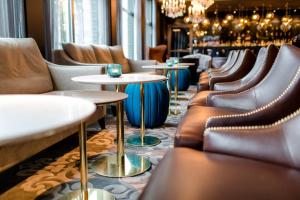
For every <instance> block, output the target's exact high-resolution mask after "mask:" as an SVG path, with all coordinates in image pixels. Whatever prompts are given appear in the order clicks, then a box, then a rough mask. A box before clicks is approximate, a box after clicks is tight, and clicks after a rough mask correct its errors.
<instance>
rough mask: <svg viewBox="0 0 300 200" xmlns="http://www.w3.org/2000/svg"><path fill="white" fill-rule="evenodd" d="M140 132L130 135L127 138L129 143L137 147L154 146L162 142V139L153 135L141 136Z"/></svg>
mask: <svg viewBox="0 0 300 200" xmlns="http://www.w3.org/2000/svg"><path fill="white" fill-rule="evenodd" d="M139 134H140V133H139V132H137V133H135V134H134V135H132V136H129V137H128V138H127V144H129V145H130V146H135V147H152V146H156V145H158V144H160V143H161V140H160V139H159V138H157V137H154V136H151V135H145V136H144V137H141V136H140V135H139ZM142 138H143V140H142Z"/></svg>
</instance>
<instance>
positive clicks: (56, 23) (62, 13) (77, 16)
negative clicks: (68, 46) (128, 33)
mask: <svg viewBox="0 0 300 200" xmlns="http://www.w3.org/2000/svg"><path fill="white" fill-rule="evenodd" d="M72 3H75V4H74V10H73V6H72ZM108 4H109V0H101V1H99V0H74V2H73V0H53V1H51V16H52V19H51V21H52V32H53V38H54V39H53V41H52V48H54V49H57V48H61V43H64V42H76V43H79V44H92V43H94V44H109V43H110V21H109V19H110V17H109V6H108ZM72 12H74V19H72ZM72 20H74V29H73V27H72V24H73V23H72ZM72 30H74V33H73V31H72Z"/></svg>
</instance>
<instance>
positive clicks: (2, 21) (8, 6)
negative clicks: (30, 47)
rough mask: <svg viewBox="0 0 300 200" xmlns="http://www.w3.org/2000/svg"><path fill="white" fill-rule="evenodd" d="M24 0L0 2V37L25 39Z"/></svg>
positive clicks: (2, 0) (3, 0)
mask: <svg viewBox="0 0 300 200" xmlns="http://www.w3.org/2000/svg"><path fill="white" fill-rule="evenodd" d="M24 16H25V15H24V0H0V37H15V38H20V37H25V19H24V18H25V17H24Z"/></svg>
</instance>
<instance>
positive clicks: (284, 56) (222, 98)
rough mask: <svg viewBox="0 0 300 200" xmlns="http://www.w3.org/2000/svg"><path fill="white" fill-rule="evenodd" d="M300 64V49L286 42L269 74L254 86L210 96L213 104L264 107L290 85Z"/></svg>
mask: <svg viewBox="0 0 300 200" xmlns="http://www.w3.org/2000/svg"><path fill="white" fill-rule="evenodd" d="M299 65H300V49H299V48H297V47H295V46H292V45H289V44H284V45H282V46H281V48H280V50H279V52H278V54H277V57H276V59H275V61H274V63H273V65H272V67H271V70H270V71H269V72H268V74H267V75H266V76H265V77H264V78H263V79H262V80H261V81H260V82H259V83H258V84H257V85H256V86H254V87H252V88H250V89H248V90H246V91H243V92H240V93H237V94H224V95H214V96H212V97H210V98H208V103H209V105H211V106H218V107H228V108H236V109H244V110H254V109H257V108H259V107H262V106H264V105H266V104H268V103H270V102H271V101H273V100H274V99H276V98H277V97H278V96H280V95H281V94H282V93H283V91H284V90H285V89H286V88H287V87H288V85H289V84H290V82H291V81H292V78H293V77H294V75H295V74H296V71H297V70H298V66H299Z"/></svg>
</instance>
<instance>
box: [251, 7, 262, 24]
mask: <svg viewBox="0 0 300 200" xmlns="http://www.w3.org/2000/svg"><path fill="white" fill-rule="evenodd" d="M251 19H252V20H253V21H255V22H258V21H259V19H260V16H259V14H258V13H256V11H255V10H254V11H253V15H252V17H251Z"/></svg>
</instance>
